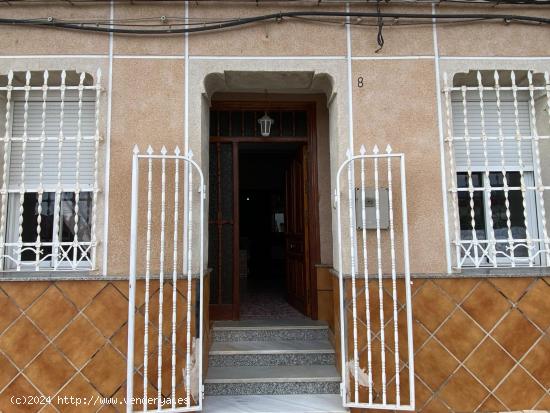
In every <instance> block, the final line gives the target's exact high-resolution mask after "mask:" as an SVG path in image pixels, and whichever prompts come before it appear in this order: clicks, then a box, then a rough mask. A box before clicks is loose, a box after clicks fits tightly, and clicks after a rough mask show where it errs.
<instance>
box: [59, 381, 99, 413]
mask: <svg viewBox="0 0 550 413" xmlns="http://www.w3.org/2000/svg"><path fill="white" fill-rule="evenodd" d="M71 396H73V397H80V398H82V399H84V398H85V399H86V400H90V399H95V398H97V397H101V396H100V395H99V393H98V392H97V391H96V390H95V389H94V388H93V386H92V385H91V384H90V383H89V382H88V381H87V380H86V379H85V378H84V377H83V376H82V375H81V374H77V375H76V376H75V377H73V379H72V380H71V381H70V382H69V384H67V386H66V387H64V388H63V390H61V391H60V392H59V394H58V395H57V397H56V398H55V399H54V403H53V404H54V405H55V407H56V408H57V409H58V410H59V411H61V412H63V413H92V412H95V411H96V410H97V409H98V407H97V406H94V404H93V403H90V404H82V405H80V406H76V405H75V403H72V404H71V403H70V402H69V400H68V399H70V397H71ZM66 400H67V402H65V401H66Z"/></svg>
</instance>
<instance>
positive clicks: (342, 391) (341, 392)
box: [340, 382, 346, 399]
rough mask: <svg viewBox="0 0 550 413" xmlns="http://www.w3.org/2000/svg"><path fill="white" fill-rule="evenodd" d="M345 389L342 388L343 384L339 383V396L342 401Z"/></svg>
mask: <svg viewBox="0 0 550 413" xmlns="http://www.w3.org/2000/svg"><path fill="white" fill-rule="evenodd" d="M345 391H346V390H345V387H344V382H341V383H340V396H341V397H342V399H344V392H345Z"/></svg>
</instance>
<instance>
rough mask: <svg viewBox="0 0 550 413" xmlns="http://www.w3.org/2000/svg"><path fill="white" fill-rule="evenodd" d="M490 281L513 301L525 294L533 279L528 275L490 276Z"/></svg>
mask: <svg viewBox="0 0 550 413" xmlns="http://www.w3.org/2000/svg"><path fill="white" fill-rule="evenodd" d="M490 282H491V284H493V285H494V286H495V287H496V289H497V290H498V291H500V292H501V293H502V294H504V296H505V297H506V298H508V299H509V300H510V301H512V302H514V303H515V302H517V301H518V300H519V299H520V297H521V296H523V294H525V291H526V290H527V288H528V287H529V285H531V284H532V283H533V279H532V278H528V277H519V278H491V280H490Z"/></svg>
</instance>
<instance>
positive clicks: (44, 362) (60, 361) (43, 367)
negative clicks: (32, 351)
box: [25, 346, 76, 396]
mask: <svg viewBox="0 0 550 413" xmlns="http://www.w3.org/2000/svg"><path fill="white" fill-rule="evenodd" d="M74 373H76V370H75V369H74V367H72V366H71V365H70V364H69V362H68V361H67V359H65V357H63V355H61V353H60V352H59V351H58V350H57V349H55V348H54V347H53V346H49V347H48V348H47V349H46V350H44V351H43V352H42V353H41V354H40V355H39V356H38V357H37V358H36V359H35V360H34V361H33V362H32V363H31V364H30V365H29V366H28V367H27V368H26V369H25V374H26V375H27V377H28V378H29V379H30V380H31V381H32V382H33V383H35V384H36V386H37V387H38V388H39V390H40V391H41V392H42V393H43V394H45V395H50V396H53V395H54V394H56V393H57V392H58V390H59V389H60V388H61V387H62V386H63V385H64V384H65V383H66V382H67V381H68V380H69V379H70V378H71V377H72V376H73V375H74Z"/></svg>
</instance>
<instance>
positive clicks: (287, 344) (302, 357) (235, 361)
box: [208, 339, 336, 367]
mask: <svg viewBox="0 0 550 413" xmlns="http://www.w3.org/2000/svg"><path fill="white" fill-rule="evenodd" d="M335 363H336V359H335V352H334V348H333V347H332V345H331V344H330V342H329V341H328V340H326V339H325V340H309V341H301V340H274V341H219V342H214V343H212V347H211V348H210V353H209V358H208V365H209V366H211V367H232V366H285V365H286V366H298V365H314V364H316V365H326V364H332V365H334V364H335Z"/></svg>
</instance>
